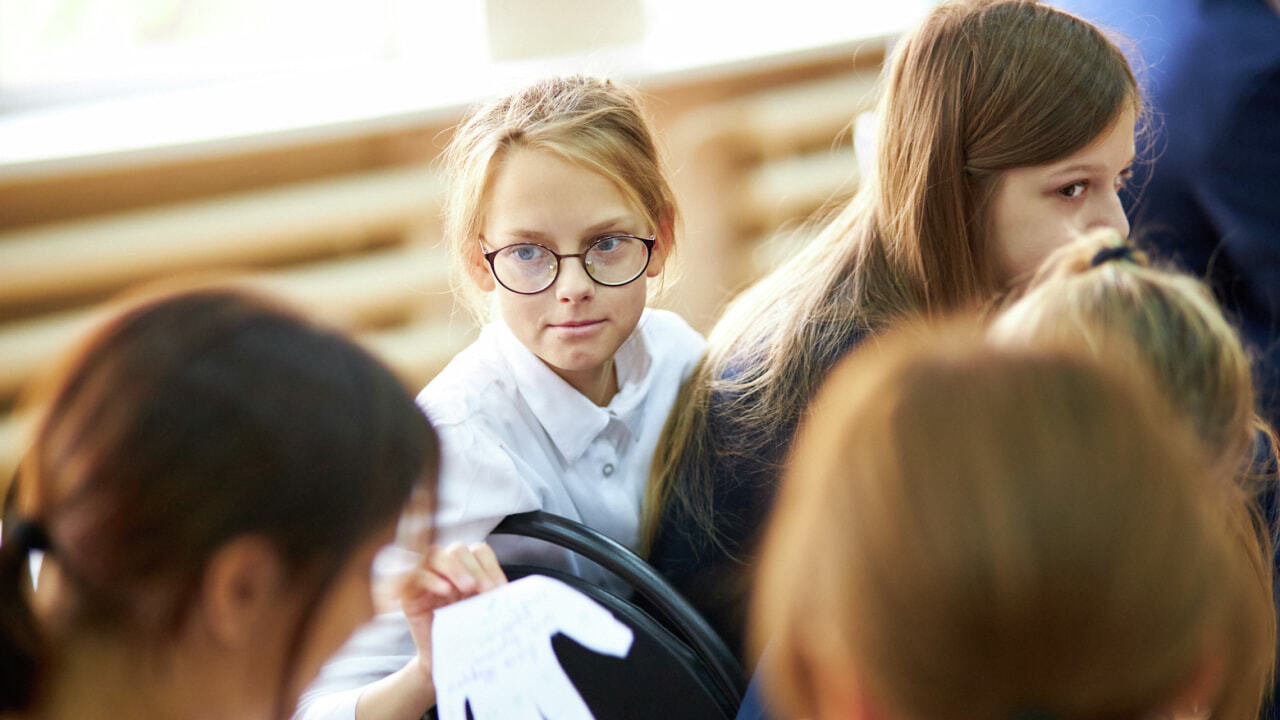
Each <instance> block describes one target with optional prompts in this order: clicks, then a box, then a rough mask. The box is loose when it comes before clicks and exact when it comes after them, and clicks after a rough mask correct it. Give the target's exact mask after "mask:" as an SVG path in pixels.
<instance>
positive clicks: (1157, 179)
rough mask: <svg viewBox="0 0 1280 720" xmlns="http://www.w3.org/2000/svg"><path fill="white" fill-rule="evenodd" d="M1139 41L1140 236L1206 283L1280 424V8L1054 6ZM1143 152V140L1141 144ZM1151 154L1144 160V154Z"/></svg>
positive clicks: (1231, 3)
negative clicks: (1147, 120) (1143, 137)
mask: <svg viewBox="0 0 1280 720" xmlns="http://www.w3.org/2000/svg"><path fill="white" fill-rule="evenodd" d="M1055 4H1057V5H1058V6H1060V7H1062V8H1064V9H1066V10H1069V11H1071V12H1074V13H1076V14H1078V15H1080V16H1082V17H1084V18H1086V19H1088V20H1091V21H1094V22H1096V23H1098V24H1100V25H1102V26H1104V27H1107V28H1111V29H1114V30H1116V31H1119V32H1120V33H1121V34H1122V35H1123V36H1125V37H1126V38H1127V39H1128V40H1129V41H1131V42H1132V43H1133V44H1134V47H1133V48H1132V49H1131V50H1130V52H1129V55H1130V58H1131V61H1132V63H1133V65H1134V66H1135V69H1136V72H1137V75H1138V78H1139V82H1140V83H1141V84H1142V86H1143V91H1144V96H1145V99H1146V100H1147V102H1148V103H1149V105H1150V107H1151V109H1152V111H1153V113H1152V119H1153V124H1152V128H1153V131H1154V135H1153V136H1152V142H1151V146H1150V147H1149V148H1148V149H1147V151H1146V152H1145V153H1144V152H1143V150H1142V149H1140V150H1139V162H1138V163H1137V164H1136V165H1135V167H1134V170H1135V177H1134V182H1133V183H1132V184H1131V188H1132V192H1131V193H1130V197H1129V198H1128V203H1127V204H1128V206H1129V216H1130V219H1131V221H1132V225H1133V232H1134V236H1135V237H1136V238H1137V239H1138V241H1139V242H1140V243H1142V244H1144V245H1145V246H1147V247H1149V248H1150V249H1152V250H1153V251H1154V253H1155V254H1156V255H1157V256H1164V257H1167V258H1171V259H1174V260H1177V261H1178V262H1179V263H1180V264H1182V265H1183V266H1185V267H1186V268H1187V269H1188V270H1190V271H1191V272H1192V273H1194V274H1196V275H1199V276H1201V277H1205V278H1207V279H1209V281H1210V283H1211V284H1212V285H1213V288H1214V291H1215V293H1216V294H1217V295H1218V297H1219V299H1220V300H1221V301H1222V302H1223V305H1224V307H1225V308H1226V309H1227V310H1228V311H1229V312H1230V313H1231V314H1232V315H1233V316H1234V317H1235V318H1236V319H1237V321H1238V323H1239V326H1240V328H1241V330H1242V335H1243V337H1244V339H1245V340H1246V342H1247V343H1248V344H1250V345H1251V346H1252V349H1253V350H1254V352H1255V353H1257V357H1258V362H1257V364H1256V377H1257V382H1258V390H1259V398H1260V410H1261V412H1262V413H1263V415H1264V417H1266V418H1267V419H1268V420H1269V421H1270V422H1272V423H1273V424H1275V423H1276V421H1277V420H1280V12H1277V11H1276V10H1274V9H1272V8H1271V7H1269V6H1268V4H1267V2H1266V0H1058V1H1057V2H1056V3H1055ZM1140 148H1141V144H1140ZM1144 155H1145V158H1144V157H1143V156H1144Z"/></svg>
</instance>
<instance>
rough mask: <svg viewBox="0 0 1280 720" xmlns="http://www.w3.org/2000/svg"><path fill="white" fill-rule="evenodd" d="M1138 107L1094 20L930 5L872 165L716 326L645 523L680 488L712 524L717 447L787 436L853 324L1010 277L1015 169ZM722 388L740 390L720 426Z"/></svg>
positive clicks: (1020, 4)
mask: <svg viewBox="0 0 1280 720" xmlns="http://www.w3.org/2000/svg"><path fill="white" fill-rule="evenodd" d="M1125 110H1134V111H1135V112H1138V111H1141V100H1140V98H1139V92H1138V85H1137V83H1136V81H1135V79H1134V75H1133V73H1132V71H1131V70H1130V67H1129V65H1128V63H1127V61H1126V60H1125V58H1124V56H1123V54H1122V53H1121V52H1120V50H1119V49H1118V48H1117V47H1116V46H1115V45H1114V44H1113V43H1112V42H1110V41H1109V40H1108V39H1107V38H1106V37H1104V36H1103V34H1102V33H1101V32H1099V30H1098V29H1097V28H1095V27H1094V26H1093V25H1091V24H1089V23H1087V22H1085V21H1083V20H1081V19H1079V18H1077V17H1075V16H1073V15H1070V14H1068V13H1065V12H1062V11H1060V10H1058V9H1055V8H1052V7H1049V6H1046V5H1042V4H1040V3H1038V2H1034V1H1033V0H953V1H951V2H944V3H942V4H940V5H939V6H937V7H936V8H934V9H933V10H932V11H931V12H930V13H929V14H928V16H927V17H925V18H924V20H923V21H922V22H921V23H920V25H919V26H917V27H916V28H915V29H914V30H913V31H912V32H910V33H909V34H907V35H906V36H904V37H903V38H902V39H901V41H900V42H898V43H897V45H896V46H895V47H894V49H893V53H892V56H891V57H890V59H889V61H888V65H887V69H886V73H885V92H884V95H883V96H882V98H881V101H880V104H879V118H880V124H879V131H878V138H879V140H878V142H877V155H876V158H875V163H874V167H873V172H872V173H871V176H870V177H868V178H867V179H866V182H865V183H864V184H863V186H862V187H861V188H860V189H859V191H858V194H857V195H856V196H855V197H854V199H853V200H852V201H851V202H850V203H849V204H848V205H847V206H846V207H845V208H844V209H843V210H842V211H841V212H839V214H837V215H835V216H834V217H833V218H832V219H831V220H830V221H829V222H828V223H827V224H826V225H825V227H824V228H823V229H822V230H821V232H820V233H819V234H818V235H817V237H816V238H815V239H814V240H813V241H812V242H811V243H809V244H808V245H807V246H806V247H805V248H804V249H803V250H801V251H800V252H799V253H797V254H796V255H795V256H794V257H793V258H791V260H790V261H788V262H787V263H786V264H784V265H783V266H781V267H779V268H778V269H777V270H775V271H773V272H772V273H771V274H770V275H769V276H767V277H766V278H764V279H763V280H761V281H760V282H759V283H757V284H756V285H755V286H753V287H751V288H749V289H748V290H746V291H745V292H743V293H742V294H741V295H740V296H739V297H738V298H736V299H735V300H734V301H733V302H732V303H731V304H730V306H729V307H728V309H727V310H726V312H725V314H724V316H723V317H722V318H721V319H720V321H719V322H718V323H717V324H716V326H715V328H714V329H713V330H712V332H711V333H710V336H709V338H708V352H707V357H706V359H705V361H704V362H703V363H702V365H701V366H700V367H699V368H698V369H697V370H696V372H695V374H694V376H693V377H692V378H691V380H690V382H689V386H688V387H687V389H686V390H685V392H684V393H683V394H682V396H681V398H680V401H679V403H678V405H677V410H676V413H675V415H673V417H672V418H671V420H670V422H669V424H668V427H667V429H666V431H665V432H664V435H663V438H662V440H660V442H659V444H658V451H657V455H656V457H655V459H654V463H653V474H652V478H651V483H650V487H649V493H648V497H647V498H646V507H647V519H646V536H647V538H648V539H650V540H651V539H652V534H653V532H654V530H655V529H656V520H657V516H658V515H659V513H660V512H661V510H662V508H663V507H665V506H666V505H667V504H668V503H672V502H674V503H678V504H679V505H681V506H682V507H683V511H684V512H685V513H687V514H689V515H690V516H691V517H692V518H693V519H694V520H695V521H696V524H697V525H698V526H699V527H700V528H701V530H702V532H703V533H704V534H705V535H706V536H707V537H708V538H709V539H710V540H712V541H714V538H715V535H716V529H715V523H714V519H713V513H714V510H713V508H712V507H711V502H712V501H711V497H712V492H711V487H712V485H713V484H714V481H715V478H714V477H713V475H712V469H711V467H710V466H709V463H710V461H711V460H712V459H713V458H714V457H717V456H726V455H747V456H753V455H755V454H756V453H757V452H758V450H757V446H758V445H759V444H760V442H761V439H762V438H764V439H765V442H768V441H769V440H768V439H770V438H778V437H788V436H789V432H790V430H789V429H791V428H794V427H795V424H796V423H797V422H798V421H799V418H800V416H801V414H802V413H803V411H804V408H805V406H806V405H807V404H808V402H809V399H810V398H811V397H812V396H813V393H814V392H815V391H816V389H817V387H818V385H819V384H820V383H821V382H822V379H823V378H824V377H825V375H826V373H827V371H828V370H829V369H830V367H831V364H832V363H834V362H835V360H836V359H837V358H838V357H839V356H840V355H841V354H842V353H843V352H844V351H845V350H846V349H847V348H848V347H849V344H850V341H851V339H852V338H855V337H859V336H861V335H863V334H865V333H868V332H875V331H877V330H879V329H882V328H884V327H885V326H886V325H888V324H889V323H891V322H894V321H897V320H900V319H904V318H910V317H920V316H925V317H932V316H937V315H941V314H945V313H950V312H953V311H956V310H960V309H964V308H968V307H971V306H975V305H980V304H983V303H986V302H989V301H990V300H992V299H993V298H994V297H996V296H997V295H999V294H1000V293H1002V292H1003V291H1004V290H1006V288H1005V287H1004V286H1003V283H1004V281H1003V280H1002V279H1001V278H1000V276H999V268H998V267H997V265H998V258H997V256H996V250H995V248H993V247H992V243H991V237H990V233H989V232H988V217H987V216H988V211H989V206H990V203H991V199H992V197H993V196H994V193H995V191H996V190H997V189H998V184H999V182H1000V179H1001V178H1002V176H1003V175H1002V174H1003V172H1004V171H1006V170H1009V169H1012V168H1018V167H1027V166H1035V165H1042V164H1045V163H1050V162H1053V161H1055V160H1059V159H1061V158H1063V157H1066V156H1068V155H1070V154H1072V153H1074V152H1076V151H1078V150H1080V149H1081V148H1084V147H1086V146H1087V145H1088V144H1089V143H1090V142H1091V141H1093V140H1094V139H1096V138H1097V137H1099V136H1100V135H1102V134H1103V133H1104V132H1105V131H1106V130H1107V129H1108V128H1110V127H1111V126H1112V125H1113V124H1114V123H1115V122H1116V120H1117V119H1118V118H1119V117H1120V115H1121V114H1122V112H1124V111H1125ZM713 396H716V397H720V398H727V399H729V400H730V401H731V404H730V405H729V406H727V407H726V408H725V411H724V418H723V424H722V425H721V424H720V423H717V424H718V431H717V433H716V434H715V436H713V434H712V432H711V430H710V429H709V426H708V419H707V409H708V406H709V404H710V401H711V398H712V397H713Z"/></svg>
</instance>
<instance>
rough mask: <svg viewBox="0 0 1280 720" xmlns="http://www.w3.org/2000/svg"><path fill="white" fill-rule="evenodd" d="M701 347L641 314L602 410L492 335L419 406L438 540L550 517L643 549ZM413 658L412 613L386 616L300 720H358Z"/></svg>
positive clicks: (394, 568) (497, 328) (305, 702)
mask: <svg viewBox="0 0 1280 720" xmlns="http://www.w3.org/2000/svg"><path fill="white" fill-rule="evenodd" d="M705 348H706V342H705V341H704V340H703V339H702V336H701V335H699V334H698V333H697V332H696V331H694V330H693V329H692V328H690V327H689V325H688V324H687V323H686V322H685V321H684V320H683V319H682V318H680V316H678V315H676V314H674V313H671V312H667V311H665V310H653V309H646V310H645V311H644V314H643V315H641V317H640V322H639V323H637V325H636V329H635V331H634V332H632V333H631V336H630V337H629V338H628V339H627V341H626V342H625V343H623V344H622V347H620V348H618V352H617V354H616V355H614V361H615V363H616V367H617V373H618V393H617V394H616V395H615V396H614V397H613V400H611V401H610V402H609V405H608V406H606V407H598V406H596V405H595V404H594V403H592V402H591V401H590V400H588V399H587V398H586V396H584V395H583V394H582V393H580V392H578V391H577V390H575V389H573V387H572V386H570V385H569V384H568V383H566V382H565V381H564V380H562V379H561V378H560V376H558V375H556V374H555V373H554V372H552V371H551V369H550V368H548V367H547V366H546V365H545V364H544V363H543V362H542V361H541V360H539V359H538V358H537V356H535V355H534V354H533V353H532V352H530V351H529V349H528V348H526V347H525V346H524V345H522V344H521V343H520V341H519V340H517V339H516V337H515V335H513V334H512V332H511V330H510V329H509V328H507V327H506V326H505V325H503V324H502V323H501V322H495V323H492V324H490V325H488V326H486V327H485V328H484V330H482V331H481V333H480V337H479V338H477V339H476V341H475V342H474V343H472V344H471V345H470V346H468V347H467V348H466V349H465V350H463V351H462V352H460V353H458V355H457V356H456V357H455V358H454V359H453V361H452V362H450V363H449V365H448V366H447V367H445V369H444V370H442V371H441V372H440V374H439V375H437V376H436V378H435V379H434V380H432V381H431V383H430V384H429V385H427V387H426V388H424V389H423V391H422V392H421V393H420V394H419V395H418V404H419V405H420V406H421V407H422V409H423V411H424V412H425V413H426V414H427V417H428V418H430V420H431V423H432V425H433V426H435V428H436V432H438V433H439V435H440V445H441V455H442V457H441V467H440V479H439V497H438V499H437V512H436V541H437V542H439V543H442V544H446V543H449V542H453V541H463V542H475V541H479V540H484V539H485V538H486V536H488V534H489V531H490V530H492V529H493V528H494V527H495V526H497V524H498V523H499V522H501V521H502V519H503V518H505V517H506V516H507V515H511V514H514V513H519V512H525V511H528V510H546V511H547V512H551V513H555V514H557V515H562V516H564V517H567V518H571V519H573V520H578V521H581V522H582V523H584V524H586V525H588V526H590V527H592V528H595V529H596V530H599V531H600V532H603V533H604V534H606V535H608V536H609V537H611V538H613V539H614V540H617V541H618V542H620V543H622V544H623V545H625V546H627V547H629V548H632V549H635V548H636V544H637V536H638V531H639V523H640V509H641V501H642V499H643V497H644V490H645V485H646V484H647V483H648V479H649V465H650V462H651V460H652V458H653V452H654V449H655V448H656V447H657V444H658V435H659V434H661V432H662V426H663V425H664V424H666V421H667V415H668V414H669V413H670V412H671V408H672V406H673V405H674V404H675V399H676V393H677V392H678V391H679V389H680V384H681V383H682V382H684V380H685V378H687V377H688V376H689V374H690V373H692V372H693V368H694V366H695V365H696V364H697V363H698V360H699V359H700V358H701V357H702V353H703V351H704V349H705ZM490 542H491V543H492V545H493V548H494V551H495V552H496V553H497V554H498V558H499V560H501V561H502V562H504V563H512V562H536V563H537V564H539V565H544V564H549V565H550V566H551V567H556V568H559V569H563V570H566V571H568V572H570V573H573V574H575V575H578V576H580V577H584V578H586V579H587V580H589V581H592V582H595V583H597V584H600V585H603V586H606V587H613V588H617V587H618V583H617V582H615V580H614V579H613V578H612V577H610V576H609V575H608V574H607V573H605V571H603V570H602V569H600V568H598V567H596V566H595V565H594V564H593V563H590V562H588V561H586V560H582V559H581V558H578V557H576V556H574V555H573V554H572V553H568V552H566V551H560V550H557V549H555V548H553V547H550V546H548V545H545V544H543V543H540V542H538V541H536V540H527V539H524V538H514V537H500V536H495V537H494V538H491V539H490ZM398 552H399V553H400V555H401V556H400V557H397V556H396V552H392V553H390V554H387V555H385V556H380V561H379V562H375V574H377V575H394V574H396V573H397V572H399V571H400V570H401V569H403V568H404V566H405V564H406V563H412V562H414V561H415V560H414V559H413V558H408V557H403V555H405V554H406V553H405V551H403V550H401V551H398ZM413 557H414V558H416V557H417V556H413ZM384 559H385V560H386V564H385V565H383V564H382V562H381V561H382V560H384ZM415 652H416V649H415V648H414V644H413V638H412V636H411V635H410V634H409V625H408V623H407V622H406V621H405V617H404V614H403V613H401V612H399V611H392V612H389V613H386V614H383V615H379V616H378V617H377V618H375V619H374V620H373V621H371V622H369V623H366V624H365V625H364V626H362V627H360V628H359V629H357V630H356V632H355V633H354V634H353V635H352V637H351V639H350V640H348V641H347V643H346V644H345V645H344V646H343V647H342V649H341V650H339V651H338V652H337V653H336V654H335V655H334V656H333V657H332V658H330V660H329V661H328V662H327V663H325V666H324V668H323V669H322V670H321V672H320V674H319V676H318V677H317V678H316V679H315V681H314V682H312V683H311V686H310V687H309V688H308V689H307V690H306V692H304V693H303V695H302V697H301V698H300V703H299V708H298V712H297V713H296V714H295V715H294V718H295V720H354V718H355V709H356V703H357V702H358V701H359V698H360V694H361V693H363V692H364V689H365V688H366V687H367V686H368V684H369V683H372V682H374V681H376V680H378V679H380V678H382V677H385V676H387V675H390V674H391V673H392V672H395V671H396V670H399V669H400V668H402V667H404V665H405V663H407V662H408V661H409V659H410V658H412V657H413V655H414V653H415Z"/></svg>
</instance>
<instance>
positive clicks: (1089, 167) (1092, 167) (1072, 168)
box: [1050, 155, 1137, 178]
mask: <svg viewBox="0 0 1280 720" xmlns="http://www.w3.org/2000/svg"><path fill="white" fill-rule="evenodd" d="M1136 159H1137V156H1136V155H1135V156H1134V157H1131V158H1129V162H1127V163H1125V165H1124V167H1125V169H1126V170H1127V169H1129V168H1131V167H1133V161H1134V160H1136ZM1106 169H1107V168H1106V166H1105V165H1103V164H1102V163H1076V164H1074V165H1068V166H1067V167H1064V168H1062V169H1060V170H1054V171H1053V172H1052V173H1050V177H1054V178H1059V177H1065V176H1068V175H1076V174H1078V173H1085V174H1093V173H1103V172H1105V171H1106Z"/></svg>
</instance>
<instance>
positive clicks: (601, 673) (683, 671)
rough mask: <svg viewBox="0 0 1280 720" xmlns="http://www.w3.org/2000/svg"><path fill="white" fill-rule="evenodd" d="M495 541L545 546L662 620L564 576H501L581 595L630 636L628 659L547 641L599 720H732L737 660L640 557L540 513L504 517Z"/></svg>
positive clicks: (524, 569) (525, 570)
mask: <svg viewBox="0 0 1280 720" xmlns="http://www.w3.org/2000/svg"><path fill="white" fill-rule="evenodd" d="M493 532H494V533H495V534H505V535H519V536H523V537H530V538H536V539H539V540H543V541H546V542H550V543H552V544H555V545H557V546H559V547H562V548H565V549H567V550H570V551H572V552H575V553H577V554H579V555H581V556H582V557H584V558H586V559H588V560H591V561H592V562H594V563H596V564H598V565H600V566H601V567H603V568H605V569H606V570H608V571H610V572H611V573H613V574H614V575H616V576H617V577H618V578H620V579H621V580H623V581H624V582H625V583H626V584H627V585H628V586H629V587H631V588H632V589H633V591H634V592H635V593H636V594H637V595H639V596H640V597H641V598H643V599H644V600H645V601H646V603H647V605H646V607H648V608H651V609H652V610H653V611H654V612H655V613H657V614H658V615H660V616H661V617H656V618H655V617H654V616H653V615H650V614H649V613H648V612H646V611H645V610H642V609H640V608H639V607H637V605H636V604H635V603H633V602H632V601H631V600H630V599H629V598H624V597H620V596H618V595H616V594H614V593H612V592H609V591H608V590H605V589H603V588H601V587H598V586H596V585H592V584H590V583H587V582H586V581H584V580H582V579H580V578H577V577H574V576H571V575H568V574H567V573H564V572H561V571H558V570H554V569H550V568H538V567H531V566H527V565H509V566H505V567H504V569H505V570H506V571H507V574H508V577H511V578H512V579H514V578H516V577H522V576H524V575H527V574H533V573H536V574H542V575H547V576H549V577H553V578H555V579H557V580H560V581H562V582H564V583H566V584H568V585H569V586H571V587H573V588H575V589H577V590H579V591H580V592H582V593H583V594H585V595H587V596H588V597H590V598H592V599H593V600H595V601H596V602H598V603H600V604H601V605H603V606H604V607H606V608H608V609H609V611H610V612H612V613H613V615H614V616H615V617H616V618H618V620H620V621H621V622H623V623H625V624H626V625H627V626H628V627H630V628H631V629H632V631H633V632H634V633H635V642H634V644H633V646H632V649H631V652H630V653H628V655H627V657H626V658H610V657H605V656H601V655H598V654H596V653H593V652H591V651H589V650H586V649H585V648H583V647H581V646H580V645H578V644H577V643H575V642H574V641H573V640H571V639H569V638H568V637H566V636H563V635H557V636H556V637H555V638H553V640H552V646H553V647H554V648H555V650H556V655H557V657H558V658H559V659H560V662H561V665H562V666H563V667H564V670H565V673H566V674H567V675H568V676H569V678H570V679H571V680H573V682H574V685H575V686H576V687H577V688H578V692H579V693H580V694H581V695H582V699H583V700H584V701H585V702H586V704H587V707H589V708H590V709H591V711H592V713H593V714H594V715H595V716H596V717H597V718H599V720H613V719H614V718H618V719H622V720H629V719H630V718H637V719H638V718H655V717H656V718H661V719H662V720H684V718H689V719H690V720H694V719H697V720H706V719H710V718H733V717H734V715H735V714H736V713H737V710H738V706H739V705H740V704H741V702H742V696H743V693H744V692H745V689H746V678H745V676H744V674H743V671H742V668H741V666H740V665H739V664H738V661H737V659H736V658H735V657H734V656H733V654H732V653H731V652H729V649H728V647H726V646H725V644H724V642H723V641H722V640H721V639H720V637H719V636H718V635H717V634H716V633H715V631H714V630H712V629H711V626H710V625H709V624H707V622H706V620H704V619H703V618H702V616H701V615H699V614H698V612H697V611H696V610H695V609H694V608H693V606H692V605H690V604H689V603H688V602H687V601H686V600H685V599H684V598H683V597H682V596H681V595H680V594H679V593H678V592H677V591H676V590H675V589H674V588H673V587H672V586H671V584H670V583H668V582H667V581H666V579H665V578H663V577H662V576H661V575H659V574H658V573H657V571H655V570H654V569H653V568H652V567H650V566H649V565H648V564H647V563H646V562H645V561H644V560H642V559H640V557H639V556H638V555H636V554H635V553H633V552H631V551H630V550H628V549H627V548H626V547H624V546H623V545H621V544H619V543H617V542H616V541H614V540H613V539H611V538H609V537H607V536H605V535H604V534H602V533H600V532H597V531H595V530H592V529H591V528H589V527H587V526H585V525H583V524H581V523H578V522H574V521H572V520H568V519H566V518H563V517H560V516H558V515H552V514H550V513H545V512H541V511H534V512H528V513H521V514H518V515H511V516H509V517H507V518H506V519H505V520H504V521H503V522H502V523H501V524H500V525H499V526H498V527H497V528H496V529H495V530H494V531H493Z"/></svg>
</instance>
